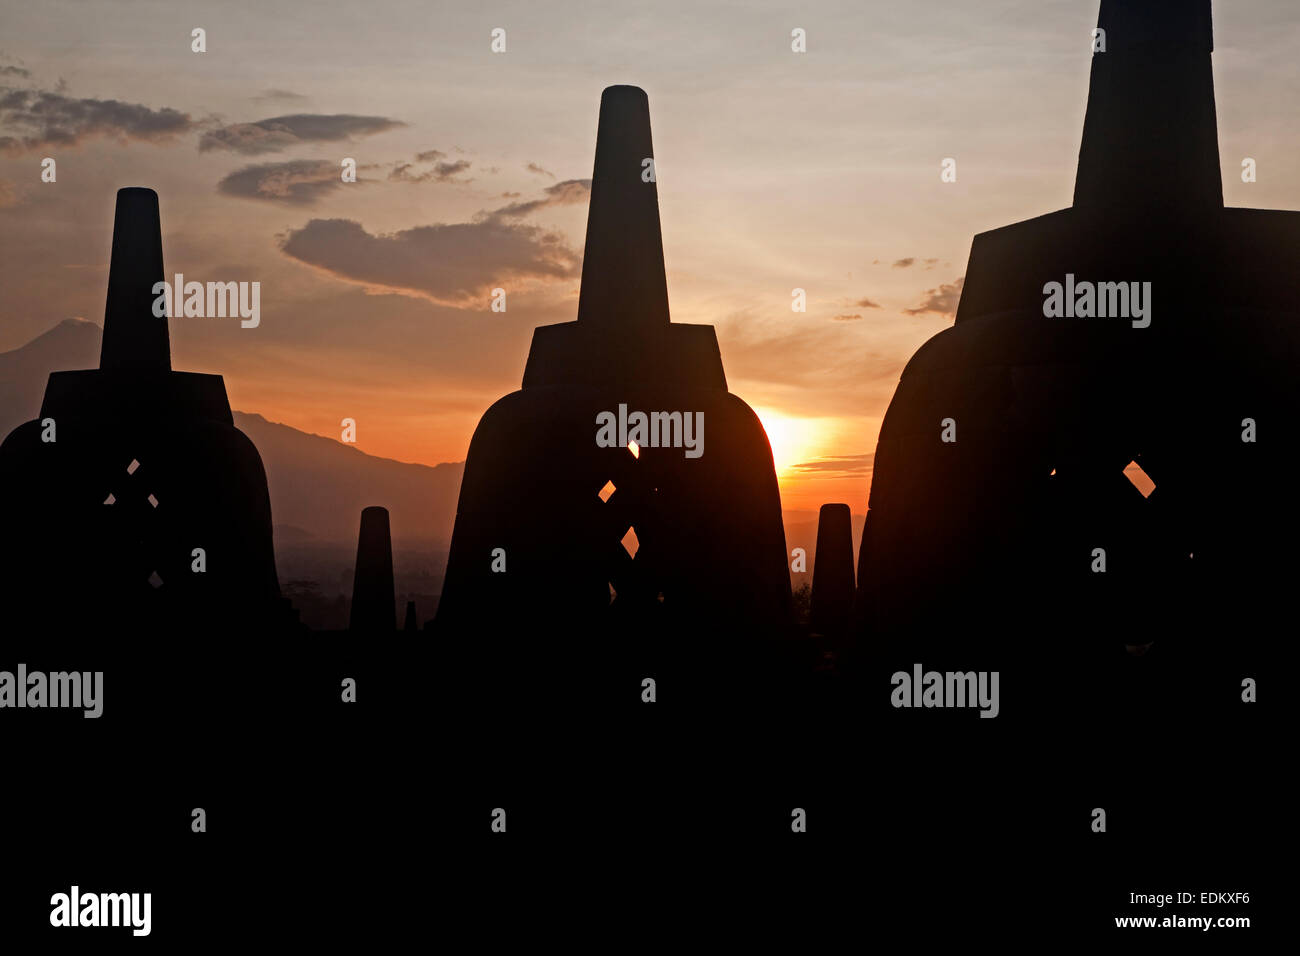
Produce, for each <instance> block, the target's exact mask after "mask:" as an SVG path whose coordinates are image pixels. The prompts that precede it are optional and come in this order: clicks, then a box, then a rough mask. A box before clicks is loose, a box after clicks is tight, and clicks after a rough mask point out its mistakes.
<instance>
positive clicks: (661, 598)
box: [658, 591, 664, 604]
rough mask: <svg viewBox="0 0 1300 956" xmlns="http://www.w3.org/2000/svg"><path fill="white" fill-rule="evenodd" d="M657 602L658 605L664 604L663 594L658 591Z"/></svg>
mask: <svg viewBox="0 0 1300 956" xmlns="http://www.w3.org/2000/svg"><path fill="white" fill-rule="evenodd" d="M658 600H659V603H660V604H663V603H664V592H663V591H660V592H659V598H658Z"/></svg>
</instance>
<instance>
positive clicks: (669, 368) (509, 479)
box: [437, 86, 791, 672]
mask: <svg viewBox="0 0 1300 956" xmlns="http://www.w3.org/2000/svg"><path fill="white" fill-rule="evenodd" d="M653 156H654V151H653V148H652V146H651V137H650V116H649V105H648V100H647V97H646V94H645V93H644V92H643V91H642V90H640V89H638V88H636V87H630V86H613V87H609V88H608V89H606V90H605V91H604V94H603V96H602V97H601V104H600V120H599V130H598V134H597V140H596V159H595V170H594V173H593V176H592V183H591V202H590V210H589V213H588V219H587V237H586V253H585V258H584V260H583V266H582V287H581V293H580V297H579V301H578V315H577V320H576V321H574V322H567V323H561V324H559V325H551V326H544V327H541V328H538V329H537V330H536V331H535V333H534V335H533V342H532V349H531V351H530V353H529V356H528V362H527V366H526V368H525V370H524V379H523V388H522V389H521V390H519V391H517V392H514V393H512V394H510V395H507V396H506V397H505V398H503V399H501V400H500V401H498V402H497V403H496V404H495V405H493V406H492V407H491V408H489V409H488V411H487V412H486V414H485V415H484V416H483V419H482V421H481V422H480V423H479V426H478V428H477V430H476V431H475V434H474V437H473V440H472V442H471V444H470V448H469V454H468V457H467V460H466V464H465V474H464V479H463V482H462V485H461V493H460V501H459V506H458V511H457V516H456V523H455V530H454V533H453V538H452V544H451V552H450V557H449V561H448V566H447V574H446V580H445V584H444V587H443V592H442V597H441V600H440V603H439V607H438V616H437V629H438V631H439V632H440V633H442V634H443V635H445V636H447V637H448V639H449V640H453V641H455V640H464V641H470V642H472V644H473V647H474V648H475V652H474V654H475V660H476V661H477V662H478V663H477V665H476V666H479V667H482V666H484V665H483V658H482V656H481V655H483V654H485V653H491V652H493V650H494V649H495V650H499V651H501V655H502V656H501V658H500V659H497V660H496V661H495V662H494V666H496V665H500V666H504V667H511V666H519V667H527V666H530V665H529V664H527V663H524V662H527V661H532V662H533V663H535V664H542V665H550V664H554V665H555V666H554V668H552V669H563V670H566V671H568V672H576V671H577V670H581V669H583V668H584V667H587V666H588V665H589V666H591V667H596V668H599V667H602V666H606V665H610V666H612V662H611V658H610V656H609V655H611V654H623V653H631V652H630V651H629V649H630V648H637V647H639V648H642V649H645V648H650V649H652V653H655V654H658V653H661V652H662V653H668V651H667V650H666V649H667V648H669V647H670V646H676V647H678V648H679V649H680V650H681V651H682V654H683V662H685V661H686V660H689V661H690V662H691V663H690V664H689V665H688V669H691V668H693V667H694V666H695V665H698V666H700V667H701V668H703V667H707V666H708V662H710V661H711V662H713V663H714V664H719V663H720V662H721V661H723V660H731V661H734V660H735V659H736V658H737V656H738V655H740V656H743V655H745V654H746V653H749V652H752V651H753V650H754V649H755V648H759V647H762V646H763V644H764V641H765V639H772V638H774V637H776V636H778V635H781V634H784V633H785V632H786V629H787V628H788V627H789V625H790V623H791V602H790V579H789V572H788V569H787V565H786V553H785V534H784V529H783V527H782V523H781V505H780V497H779V492H778V489H777V482H776V475H775V472H774V469H773V464H772V454H771V449H770V446H769V445H768V442H767V436H766V434H765V433H764V431H763V427H762V425H761V424H760V422H759V420H758V418H757V416H755V414H754V413H753V411H751V410H750V408H749V407H748V406H747V405H746V404H745V403H744V402H743V401H741V400H740V399H739V398H737V397H736V396H735V395H733V394H731V393H730V392H728V391H727V382H726V377H725V375H724V374H723V369H722V358H721V355H720V353H719V350H718V343H717V338H716V335H715V333H714V330H713V328H712V327H711V326H706V325H684V324H677V323H673V322H671V321H670V319H669V311H668V291H667V282H666V278H665V270H664V257H663V244H662V238H661V235H660V226H659V205H658V192H657V189H658V187H657V183H656V181H655V176H654V170H653ZM636 413H641V414H642V415H644V416H645V417H646V419H647V423H648V424H649V425H650V427H649V428H648V429H647V430H646V431H644V432H641V433H637V432H636V431H635V426H636V421H637V416H636ZM656 413H668V414H656ZM610 420H617V421H618V423H619V424H620V425H621V424H622V422H623V420H626V421H627V424H628V428H627V430H626V431H625V432H624V433H623V434H620V435H617V436H615V435H614V434H613V432H614V431H624V430H623V429H622V428H618V429H611V430H608V431H607V432H606V434H605V435H604V436H603V438H602V436H601V434H600V431H601V425H602V422H609V421H610ZM688 428H689V429H690V431H689V432H687V431H686V429H688ZM700 428H702V432H700ZM656 433H657V434H656ZM692 442H693V443H694V444H695V446H696V447H695V450H692V449H691V448H689V447H687V445H689V444H691V443H692ZM701 442H702V443H701ZM634 443H635V446H636V447H629V446H631V445H633V444H634ZM611 445H613V446H614V447H610V446H611ZM614 635H616V636H617V640H616V641H611V640H607V638H609V637H611V636H614ZM638 635H640V637H641V638H643V639H644V640H639V639H638V637H637V636H638ZM587 641H592V642H596V643H595V645H594V647H595V650H594V651H593V645H592V644H589V643H584V642H587ZM613 648H617V650H614V649H613ZM593 655H594V656H593ZM560 658H563V659H564V661H563V663H561V662H560ZM601 659H603V664H602V663H601ZM660 659H661V660H662V658H660Z"/></svg>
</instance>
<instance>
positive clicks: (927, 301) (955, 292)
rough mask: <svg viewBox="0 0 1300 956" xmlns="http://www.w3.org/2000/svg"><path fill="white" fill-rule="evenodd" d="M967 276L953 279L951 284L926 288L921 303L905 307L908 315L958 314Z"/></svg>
mask: <svg viewBox="0 0 1300 956" xmlns="http://www.w3.org/2000/svg"><path fill="white" fill-rule="evenodd" d="M965 281H966V277H965V276H962V277H961V278H959V279H955V280H953V282H952V283H951V284H944V285H940V286H939V288H937V289H926V290H925V292H924V293H923V295H924V296H925V298H924V300H922V302H921V304H920V305H918V306H916V308H913V309H904V310H903V311H904V312H906V313H907V314H908V315H926V314H931V313H932V314H935V315H946V316H954V315H956V314H957V303H958V302H959V301H960V300H961V287H962V284H963V283H964V282H965Z"/></svg>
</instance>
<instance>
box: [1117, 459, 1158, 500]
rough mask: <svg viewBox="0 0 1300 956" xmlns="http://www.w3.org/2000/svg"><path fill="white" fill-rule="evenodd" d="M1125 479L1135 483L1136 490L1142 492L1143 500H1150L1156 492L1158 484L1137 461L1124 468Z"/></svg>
mask: <svg viewBox="0 0 1300 956" xmlns="http://www.w3.org/2000/svg"><path fill="white" fill-rule="evenodd" d="M1124 477H1125V478H1127V479H1128V480H1129V481H1131V482H1132V483H1133V487H1134V488H1136V489H1137V490H1138V491H1140V492H1142V497H1143V498H1150V497H1151V492H1153V491H1155V490H1156V483H1155V482H1154V481H1152V480H1151V476H1150V475H1148V474H1147V473H1146V472H1145V471H1143V470H1142V466H1141V465H1139V464H1138V463H1137V462H1136V461H1130V462H1129V463H1128V464H1127V465H1125V466H1124Z"/></svg>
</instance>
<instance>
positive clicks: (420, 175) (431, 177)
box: [388, 149, 473, 183]
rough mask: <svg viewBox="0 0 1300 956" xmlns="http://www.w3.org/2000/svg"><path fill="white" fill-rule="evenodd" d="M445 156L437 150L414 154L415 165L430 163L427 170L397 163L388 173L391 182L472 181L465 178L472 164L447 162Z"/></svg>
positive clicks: (459, 161)
mask: <svg viewBox="0 0 1300 956" xmlns="http://www.w3.org/2000/svg"><path fill="white" fill-rule="evenodd" d="M446 157H447V154H446V153H444V152H442V151H441V150H438V149H430V150H425V151H424V152H422V153H416V154H415V162H416V163H432V164H433V165H432V166H431V167H430V168H428V169H419V170H417V169H416V168H415V164H414V163H405V162H403V163H397V164H395V165H394V166H393V168H392V169H391V170H390V171H389V173H388V178H389V179H390V180H392V181H393V182H401V183H428V182H434V183H468V182H473V180H471V179H468V178H465V177H464V176H463V174H464V173H466V172H468V171H469V168H470V166H471V165H473V164H472V163H470V161H469V160H468V159H456V160H452V161H450V162H448V161H447V158H446Z"/></svg>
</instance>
